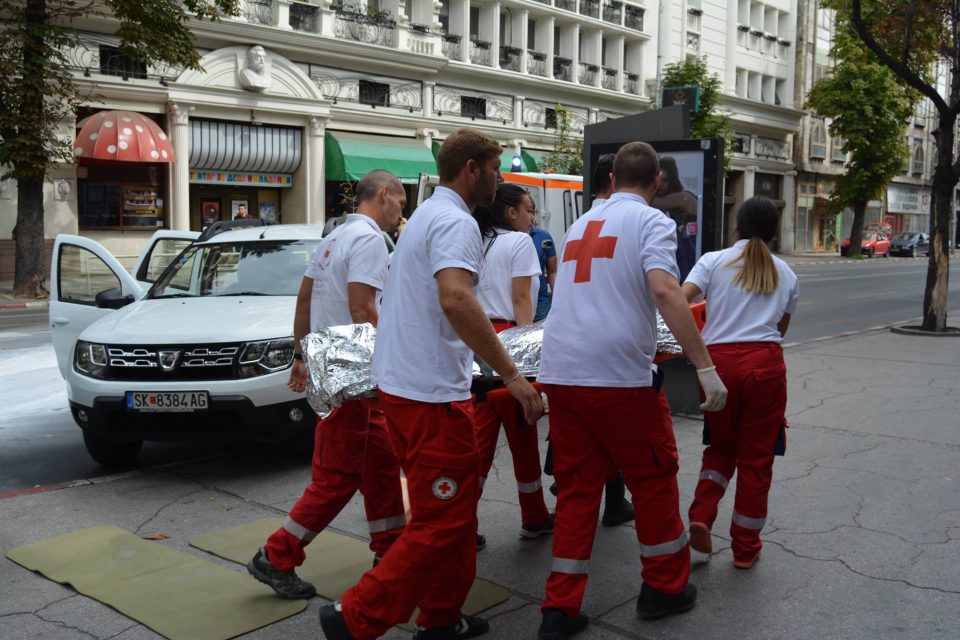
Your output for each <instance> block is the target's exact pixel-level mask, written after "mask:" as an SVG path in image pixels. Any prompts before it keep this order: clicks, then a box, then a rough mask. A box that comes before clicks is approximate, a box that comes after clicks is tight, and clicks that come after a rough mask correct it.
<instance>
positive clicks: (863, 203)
mask: <svg viewBox="0 0 960 640" xmlns="http://www.w3.org/2000/svg"><path fill="white" fill-rule="evenodd" d="M839 18H840V19H839V20H838V21H837V22H836V24H837V27H838V28H837V33H836V35H835V39H834V43H833V49H832V50H831V52H830V53H831V56H832V57H833V58H834V60H836V65H835V66H834V67H833V69H831V71H830V74H829V75H828V76H827V77H825V78H823V79H822V80H819V81H818V82H817V83H816V84H815V85H814V86H813V89H812V90H811V91H810V94H809V95H808V96H807V104H806V107H807V108H812V109H814V110H815V111H816V112H817V113H819V114H820V115H822V116H826V117H828V118H832V122H831V123H830V135H832V136H837V137H839V138H842V139H843V141H844V145H843V150H844V151H845V152H847V153H849V154H850V160H849V162H847V165H846V172H845V173H844V174H843V175H841V176H840V177H839V178H837V182H836V185H835V187H834V190H833V193H832V194H831V195H830V207H831V209H832V210H833V211H835V212H839V211H840V210H842V209H845V208H847V207H850V208H851V209H853V229H852V230H851V232H850V251H851V254H850V255H852V256H855V257H860V255H861V254H860V252H859V251H858V250H857V248H859V247H860V242H861V240H862V237H863V219H864V214H865V213H866V210H867V202H868V201H869V200H873V199H875V198H877V197H879V195H880V193H881V192H882V191H883V189H884V187H886V185H887V182H889V180H890V178H892V177H893V176H895V175H897V174H898V173H900V171H901V169H902V167H903V162H904V160H905V158H906V156H907V149H906V145H904V142H903V130H904V128H905V126H906V124H907V121H908V120H909V118H910V115H911V114H912V113H913V109H914V106H915V104H916V100H917V93H916V92H915V91H912V90H910V89H908V88H906V87H903V86H902V84H901V83H899V82H898V81H897V78H896V76H895V75H894V74H893V72H892V71H890V69H888V68H887V67H885V66H883V65H881V64H880V63H878V62H877V60H876V56H874V55H873V54H872V53H871V52H870V51H869V50H867V49H866V48H865V47H864V46H863V43H862V42H860V40H859V39H858V38H857V37H856V35H855V34H854V33H853V32H852V31H851V30H850V29H849V23H844V22H843V20H842V16H839Z"/></svg>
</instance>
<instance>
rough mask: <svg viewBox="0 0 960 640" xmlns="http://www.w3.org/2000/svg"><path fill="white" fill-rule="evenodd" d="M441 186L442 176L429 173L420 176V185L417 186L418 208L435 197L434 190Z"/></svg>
mask: <svg viewBox="0 0 960 640" xmlns="http://www.w3.org/2000/svg"><path fill="white" fill-rule="evenodd" d="M439 184H440V176H434V175H430V174H429V173H421V174H420V183H419V184H418V185H417V207H419V206H420V205H421V204H423V201H424V200H426V199H427V198H429V197H430V196H432V195H433V190H434V189H436V188H437V186H438V185H439ZM414 208H416V207H414Z"/></svg>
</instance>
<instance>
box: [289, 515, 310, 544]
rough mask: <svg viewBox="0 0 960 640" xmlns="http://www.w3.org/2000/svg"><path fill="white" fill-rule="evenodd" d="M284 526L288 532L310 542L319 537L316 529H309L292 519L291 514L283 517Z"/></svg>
mask: <svg viewBox="0 0 960 640" xmlns="http://www.w3.org/2000/svg"><path fill="white" fill-rule="evenodd" d="M283 528H284V530H285V531H286V532H287V533H289V534H290V535H292V536H293V537H295V538H297V539H298V540H302V541H304V542H310V541H311V540H313V539H314V538H316V537H317V532H316V531H311V530H310V529H307V528H306V527H304V526H303V525H301V524H299V523H297V522H296V521H294V520H293V519H291V518H290V516H287V517H286V518H284V519H283Z"/></svg>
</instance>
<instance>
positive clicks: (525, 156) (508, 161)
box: [433, 140, 545, 173]
mask: <svg viewBox="0 0 960 640" xmlns="http://www.w3.org/2000/svg"><path fill="white" fill-rule="evenodd" d="M441 144H442V143H441V142H439V141H437V140H434V141H433V157H434V158H436V157H437V155H438V154H439V153H440V146H441ZM539 153H545V152H539ZM500 171H501V172H503V173H506V172H508V171H513V152H512V151H510V150H509V149H504V150H503V153H502V154H500ZM531 171H537V161H536V160H535V159H534V156H532V155H530V154H529V153H527V152H526V150H523V149H521V150H520V172H521V173H530V172H531Z"/></svg>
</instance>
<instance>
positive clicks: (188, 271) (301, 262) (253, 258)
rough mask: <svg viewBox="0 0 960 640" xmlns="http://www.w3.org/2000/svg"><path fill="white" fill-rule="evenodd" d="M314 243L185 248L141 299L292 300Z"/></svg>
mask: <svg viewBox="0 0 960 640" xmlns="http://www.w3.org/2000/svg"><path fill="white" fill-rule="evenodd" d="M317 242H319V241H318V240H315V239H311V240H258V241H254V242H235V243H219V244H199V245H194V246H192V247H189V248H187V249H186V250H185V251H184V252H183V253H182V254H181V255H180V257H178V258H177V259H176V260H175V261H174V262H173V263H171V264H170V266H169V267H167V269H166V270H165V271H164V272H163V273H162V274H161V275H160V277H159V278H158V279H157V282H156V284H154V285H153V287H152V288H151V289H150V292H149V293H148V294H147V298H150V299H158V298H187V297H189V298H198V297H208V296H244V295H246V296H295V295H297V292H298V291H299V290H300V282H301V281H302V280H303V272H304V271H305V270H306V268H307V264H308V263H309V262H310V258H311V256H312V255H313V250H314V248H315V247H316V245H317Z"/></svg>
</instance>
